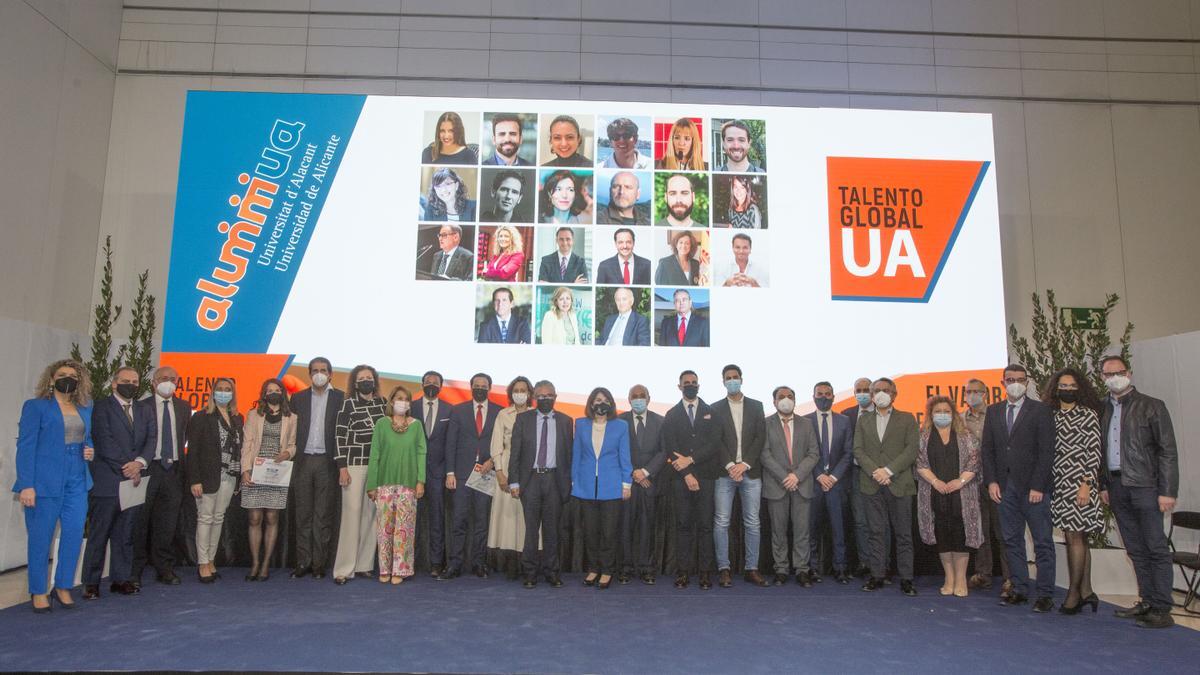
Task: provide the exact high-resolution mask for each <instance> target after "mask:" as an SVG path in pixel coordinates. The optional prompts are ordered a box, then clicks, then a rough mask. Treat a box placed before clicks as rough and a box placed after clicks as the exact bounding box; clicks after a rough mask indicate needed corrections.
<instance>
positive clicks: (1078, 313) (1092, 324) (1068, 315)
mask: <svg viewBox="0 0 1200 675" xmlns="http://www.w3.org/2000/svg"><path fill="white" fill-rule="evenodd" d="M1062 320H1063V323H1065V324H1067V327H1068V328H1074V329H1075V330H1098V329H1099V328H1100V324H1101V323H1102V322H1103V321H1104V310H1103V309H1102V308H1100V307H1063V308H1062Z"/></svg>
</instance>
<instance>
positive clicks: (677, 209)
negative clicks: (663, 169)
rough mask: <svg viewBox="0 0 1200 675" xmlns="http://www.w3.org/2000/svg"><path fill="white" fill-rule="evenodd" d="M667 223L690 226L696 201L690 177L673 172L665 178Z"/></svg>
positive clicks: (693, 223) (694, 222)
mask: <svg viewBox="0 0 1200 675" xmlns="http://www.w3.org/2000/svg"><path fill="white" fill-rule="evenodd" d="M665 197H666V201H667V225H669V226H671V227H692V226H693V225H695V224H696V221H694V220H692V209H693V208H694V207H695V203H696V201H695V200H696V193H695V190H694V189H693V188H692V179H691V178H689V177H688V176H685V175H684V174H681V173H677V174H673V175H672V176H671V177H670V178H667V194H666V195H665Z"/></svg>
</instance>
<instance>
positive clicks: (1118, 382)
mask: <svg viewBox="0 0 1200 675" xmlns="http://www.w3.org/2000/svg"><path fill="white" fill-rule="evenodd" d="M1131 383H1132V380H1130V379H1129V376H1128V375H1113V376H1112V377H1110V378H1108V379H1107V380H1105V381H1104V386H1106V387H1108V390H1109V391H1111V392H1112V393H1114V394H1119V393H1121V392H1123V391H1125V390H1126V389H1128V388H1129V385H1130V384H1131Z"/></svg>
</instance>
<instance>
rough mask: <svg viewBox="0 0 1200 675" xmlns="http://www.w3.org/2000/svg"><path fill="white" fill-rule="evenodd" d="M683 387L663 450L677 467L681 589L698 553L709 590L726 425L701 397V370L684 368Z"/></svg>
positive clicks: (703, 581)
mask: <svg viewBox="0 0 1200 675" xmlns="http://www.w3.org/2000/svg"><path fill="white" fill-rule="evenodd" d="M679 390H680V392H682V394H683V399H682V400H680V401H679V403H677V404H675V406H674V407H673V408H671V409H670V410H669V411H667V415H666V417H665V418H664V419H663V431H662V451H663V454H664V455H665V457H666V460H667V461H668V462H670V465H671V468H672V469H674V470H675V479H674V480H673V481H672V484H673V488H672V489H673V490H674V499H675V567H676V572H677V574H676V577H675V588H687V586H688V577H689V574H690V573H691V567H692V560H693V557H692V556H694V555H695V556H698V567H699V572H700V588H701V589H703V590H708V589H710V588H712V573H713V572H715V571H716V566H717V561H716V552H715V549H714V542H713V536H712V532H713V517H714V515H713V508H714V502H713V499H714V490H715V486H716V482H717V478H719V477H721V476H722V475H724V472H723V471H722V470H721V464H720V462H719V460H718V459H717V452H718V450H717V449H718V446H719V445H720V438H721V428H720V426H719V424H718V422H717V420H716V419H715V418H714V417H713V412H712V408H710V407H709V405H708V404H707V403H705V402H704V401H702V400H700V380H699V377H698V376H697V375H696V373H695V371H692V370H685V371H683V372H682V373H680V375H679ZM697 547H698V548H699V553H698V554H697V553H696V551H697Z"/></svg>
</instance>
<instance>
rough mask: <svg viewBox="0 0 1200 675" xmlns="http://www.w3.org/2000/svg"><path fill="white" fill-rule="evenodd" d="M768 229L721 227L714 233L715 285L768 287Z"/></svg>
mask: <svg viewBox="0 0 1200 675" xmlns="http://www.w3.org/2000/svg"><path fill="white" fill-rule="evenodd" d="M770 250H771V249H770V246H769V245H768V239H767V233H766V232H737V231H734V230H721V231H718V232H714V233H713V234H712V251H713V253H712V257H713V285H714V286H724V287H726V288H734V287H741V288H766V287H767V286H769V285H770V282H771V277H770V271H769V269H768V260H769V259H770V256H769V255H768V253H769V252H770Z"/></svg>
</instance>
